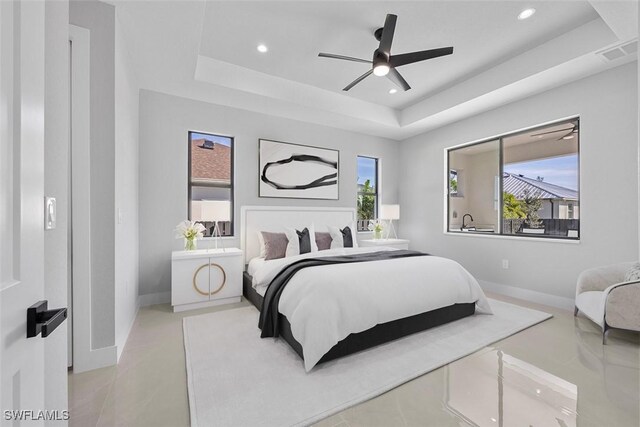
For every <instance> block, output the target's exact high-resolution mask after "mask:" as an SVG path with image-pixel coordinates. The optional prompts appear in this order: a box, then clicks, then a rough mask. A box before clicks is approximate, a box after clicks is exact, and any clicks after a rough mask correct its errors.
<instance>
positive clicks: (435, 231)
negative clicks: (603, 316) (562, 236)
mask: <svg viewBox="0 0 640 427" xmlns="http://www.w3.org/2000/svg"><path fill="white" fill-rule="evenodd" d="M636 67H637V62H634V63H632V64H628V65H624V66H621V67H618V68H615V69H613V70H610V71H606V72H603V73H600V74H597V75H594V76H591V77H588V78H586V79H583V80H579V81H576V82H573V83H571V84H568V85H565V86H562V87H559V88H556V89H553V90H551V91H548V92H545V93H542V94H539V95H536V96H533V97H530V98H527V99H525V100H522V101H518V102H515V103H512V104H509V105H507V106H504V107H501V108H498V109H495V110H492V111H489V112H486V113H483V114H481V115H478V116H474V117H471V118H468V119H466V120H462V121H460V122H457V123H454V124H451V125H448V126H445V127H442V128H439V129H436V130H434V131H432V132H429V133H426V134H422V135H418V136H416V137H413V138H410V139H408V140H406V141H403V142H402V143H401V157H400V159H401V160H400V164H401V168H400V204H401V206H402V212H403V217H402V237H405V238H409V239H411V243H412V244H411V246H412V247H413V248H414V249H420V250H424V251H427V252H429V253H432V254H434V255H442V256H446V257H450V258H453V259H455V260H457V261H459V262H460V263H462V265H464V266H465V267H466V268H467V269H468V270H469V271H470V272H471V273H472V274H473V275H475V276H476V277H477V278H478V279H480V280H481V281H484V282H489V283H493V284H498V285H506V286H509V287H511V288H500V287H498V288H500V289H502V290H504V289H511V290H513V292H515V293H518V294H519V295H524V294H529V295H530V294H531V292H528V291H533V292H540V293H544V294H550V295H553V296H559V297H565V298H567V299H565V300H563V302H562V304H564V305H567V303H568V302H569V300H568V299H569V298H573V296H574V292H575V282H576V278H577V276H578V274H579V273H580V271H582V270H583V269H585V268H588V267H591V266H596V265H603V264H608V263H615V262H620V261H627V260H637V259H638V241H637V240H636V236H638V142H637V138H638V77H637V69H636ZM573 115H579V116H580V119H581V121H580V132H581V135H580V136H581V146H580V168H581V179H580V184H581V200H580V220H581V235H582V236H581V241H580V243H579V244H571V243H558V242H547V241H543V242H539V241H531V240H525V239H506V238H500V237H494V238H491V237H488V236H472V235H466V234H465V235H462V236H461V235H451V234H444V233H443V227H444V225H443V224H444V221H445V218H446V213H445V212H444V210H445V206H446V202H445V195H446V183H445V164H444V150H445V148H447V147H451V146H455V145H458V144H462V143H465V142H470V141H475V140H479V139H485V138H489V137H492V136H496V135H499V134H503V133H507V132H510V131H513V130H517V129H522V128H526V127H530V126H534V125H538V124H541V123H545V122H549V121H554V120H557V119H560V118H564V117H569V116H573ZM612 200H613V201H615V205H612V202H611V201H612ZM502 259H508V260H509V261H510V268H509V269H506V270H505V269H502ZM494 288H496V287H494ZM523 292H524V293H523ZM549 302H551V301H549Z"/></svg>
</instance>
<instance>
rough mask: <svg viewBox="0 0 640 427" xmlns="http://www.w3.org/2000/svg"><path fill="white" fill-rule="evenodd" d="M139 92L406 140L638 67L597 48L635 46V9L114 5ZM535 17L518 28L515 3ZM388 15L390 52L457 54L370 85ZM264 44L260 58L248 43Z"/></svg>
mask: <svg viewBox="0 0 640 427" xmlns="http://www.w3.org/2000/svg"><path fill="white" fill-rule="evenodd" d="M114 4H115V5H116V10H117V16H118V20H119V22H120V24H121V28H122V30H123V32H124V35H125V38H126V40H127V45H128V46H129V53H130V55H131V58H132V61H133V62H134V64H135V66H136V71H137V74H138V78H139V83H140V86H141V88H143V89H149V90H156V91H160V92H164V93H169V94H174V95H178V96H183V97H188V98H193V99H198V100H203V101H207V102H214V103H217V104H223V105H228V106H231V107H236V108H242V109H247V110H252V111H259V112H264V113H267V114H273V115H278V116H283V117H290V118H294V119H297V120H304V121H310V122H314V123H319V124H323V125H329V126H333V127H338V128H344V129H348V130H353V131H357V132H362V133H367V134H373V135H380V136H384V137H389V138H393V139H404V138H407V137H409V136H412V135H415V134H417V133H421V132H424V131H426V130H429V129H432V128H434V127H437V126H441V125H443V124H446V123H449V122H452V121H454V120H459V119H461V118H464V117H468V116H470V115H473V114H477V113H479V112H481V111H484V110H487V109H490V108H495V107H497V106H499V105H504V104H506V103H508V102H512V101H514V100H517V99H520V98H522V97H525V96H529V95H532V94H534V93H538V92H541V91H543V90H547V89H549V88H552V87H554V86H558V85H560V84H564V83H566V82H569V81H572V80H576V79H578V78H581V77H584V76H587V75H590V74H593V73H596V72H599V71H603V70H604V69H607V68H611V67H614V66H618V65H621V64H623V63H626V62H629V61H632V60H636V59H637V58H636V56H635V55H633V56H627V57H625V58H622V59H619V60H617V61H613V62H605V61H603V60H602V58H601V56H600V55H598V54H597V52H599V51H601V50H602V49H604V48H607V47H610V46H614V45H617V44H620V43H622V42H626V41H628V40H632V39H634V38H636V39H637V32H638V30H637V16H638V12H637V7H638V6H637V2H636V1H622V2H610V1H604V2H593V1H592V2H589V1H542V2H540V1H538V2H531V1H518V0H512V1H451V0H449V1H421V2H415V1H414V2H402V1H393V2H368V1H339V2H338V1H322V2H311V1H289V2H276V1H257V2H248V1H226V2H220V1H209V2H205V1H160V2H150V1H140V2H138V1H122V2H120V1H115V2H114ZM531 6H533V7H535V8H536V10H537V13H536V14H535V15H534V16H533V17H532V18H530V19H529V20H525V21H518V20H517V19H516V16H517V14H518V13H519V12H520V11H521V10H522V9H524V8H525V7H531ZM387 13H395V14H397V15H398V23H397V26H396V32H395V38H394V43H393V47H392V53H404V52H409V51H414V50H424V49H430V48H436V47H444V46H454V54H453V55H450V56H446V57H442V58H437V59H433V60H429V61H426V62H422V63H417V64H411V65H407V66H404V67H401V68H399V71H400V72H401V73H402V74H403V76H404V77H405V79H406V80H407V81H408V82H409V84H410V85H411V86H412V89H411V90H409V91H407V92H402V91H401V90H400V91H398V93H396V94H394V95H390V94H389V93H388V90H389V89H390V88H391V87H393V84H392V83H391V82H390V81H389V80H387V79H386V78H379V77H375V76H370V77H369V78H368V79H366V80H365V81H364V82H363V83H361V84H359V85H357V86H356V87H355V88H353V89H352V90H351V91H349V92H343V91H342V90H341V89H342V87H344V86H345V85H346V84H347V83H349V82H351V81H352V80H353V79H355V78H356V77H357V76H359V75H360V74H362V73H364V72H365V71H366V70H367V67H368V66H367V64H361V63H355V62H346V61H338V60H332V59H326V58H318V57H317V54H318V52H329V53H336V54H342V55H348V56H355V57H360V58H364V59H370V57H371V55H372V53H373V50H374V49H375V48H376V46H377V43H378V42H377V41H376V40H375V38H374V37H373V31H374V30H375V29H376V28H378V27H380V26H382V24H383V22H384V18H385V16H386V14H387ZM259 43H264V44H266V45H267V46H268V47H269V52H268V53H266V54H261V53H259V52H257V50H256V46H257V45H258V44H259Z"/></svg>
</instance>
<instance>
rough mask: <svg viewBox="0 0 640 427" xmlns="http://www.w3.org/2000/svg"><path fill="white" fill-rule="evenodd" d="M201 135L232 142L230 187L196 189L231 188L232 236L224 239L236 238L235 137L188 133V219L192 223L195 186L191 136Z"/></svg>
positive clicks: (216, 186)
mask: <svg viewBox="0 0 640 427" xmlns="http://www.w3.org/2000/svg"><path fill="white" fill-rule="evenodd" d="M194 133H196V134H200V135H210V136H216V137H220V138H227V139H230V140H231V153H230V156H229V158H230V159H231V169H230V170H229V177H230V181H231V183H230V186H229V187H224V186H220V185H196V187H211V188H229V194H230V196H229V201H230V202H231V221H230V222H231V234H230V235H228V236H222V238H223V239H225V238H235V237H236V227H235V224H236V221H235V217H236V204H235V198H236V191H235V190H236V186H235V182H236V167H235V164H236V140H235V137H233V136H230V135H223V134H219V133H211V132H204V131H197V130H190V131H187V147H188V148H187V218H188V219H189V221H191V202H192V200H191V187H193V184H191V145H192V144H191V135H192V134H194ZM214 237H215V236H206V237H204V238H203V239H211V238H214Z"/></svg>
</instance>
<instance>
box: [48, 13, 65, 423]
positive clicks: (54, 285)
mask: <svg viewBox="0 0 640 427" xmlns="http://www.w3.org/2000/svg"><path fill="white" fill-rule="evenodd" d="M44 120H45V122H44V135H45V144H44V156H45V158H44V162H45V168H44V174H45V180H44V192H45V195H46V196H51V197H55V198H56V202H57V226H56V228H55V229H54V230H47V231H45V233H44V261H45V266H44V280H45V287H44V289H45V298H46V299H47V300H48V301H49V307H51V308H59V307H67V306H68V301H67V285H68V278H69V269H68V267H69V264H68V260H67V254H68V253H67V250H68V233H69V227H68V219H69V216H68V213H69V211H68V204H69V4H68V2H66V1H56V2H47V3H46V4H45V116H44ZM70 323H71V322H70V320H67V322H66V324H63V325H62V326H60V328H59V332H56V333H55V334H52V335H51V336H49V337H48V338H47V339H46V340H44V345H45V371H46V372H47V373H48V374H47V375H46V376H45V379H46V383H45V389H46V390H45V394H44V395H45V398H46V399H47V401H46V402H45V407H46V408H50V409H64V408H67V373H66V371H65V370H64V369H60V367H64V366H67V352H66V351H64V352H60V349H61V348H64V349H66V348H67V327H68V326H69V325H70ZM53 376H55V377H53ZM49 424H57V425H60V423H54V422H48V423H47V425H49Z"/></svg>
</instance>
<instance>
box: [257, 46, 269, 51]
mask: <svg viewBox="0 0 640 427" xmlns="http://www.w3.org/2000/svg"><path fill="white" fill-rule="evenodd" d="M257 49H258V52H260V53H267V52H268V51H269V48H268V47H267V46H265V45H263V44H259V45H258V47H257Z"/></svg>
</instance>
